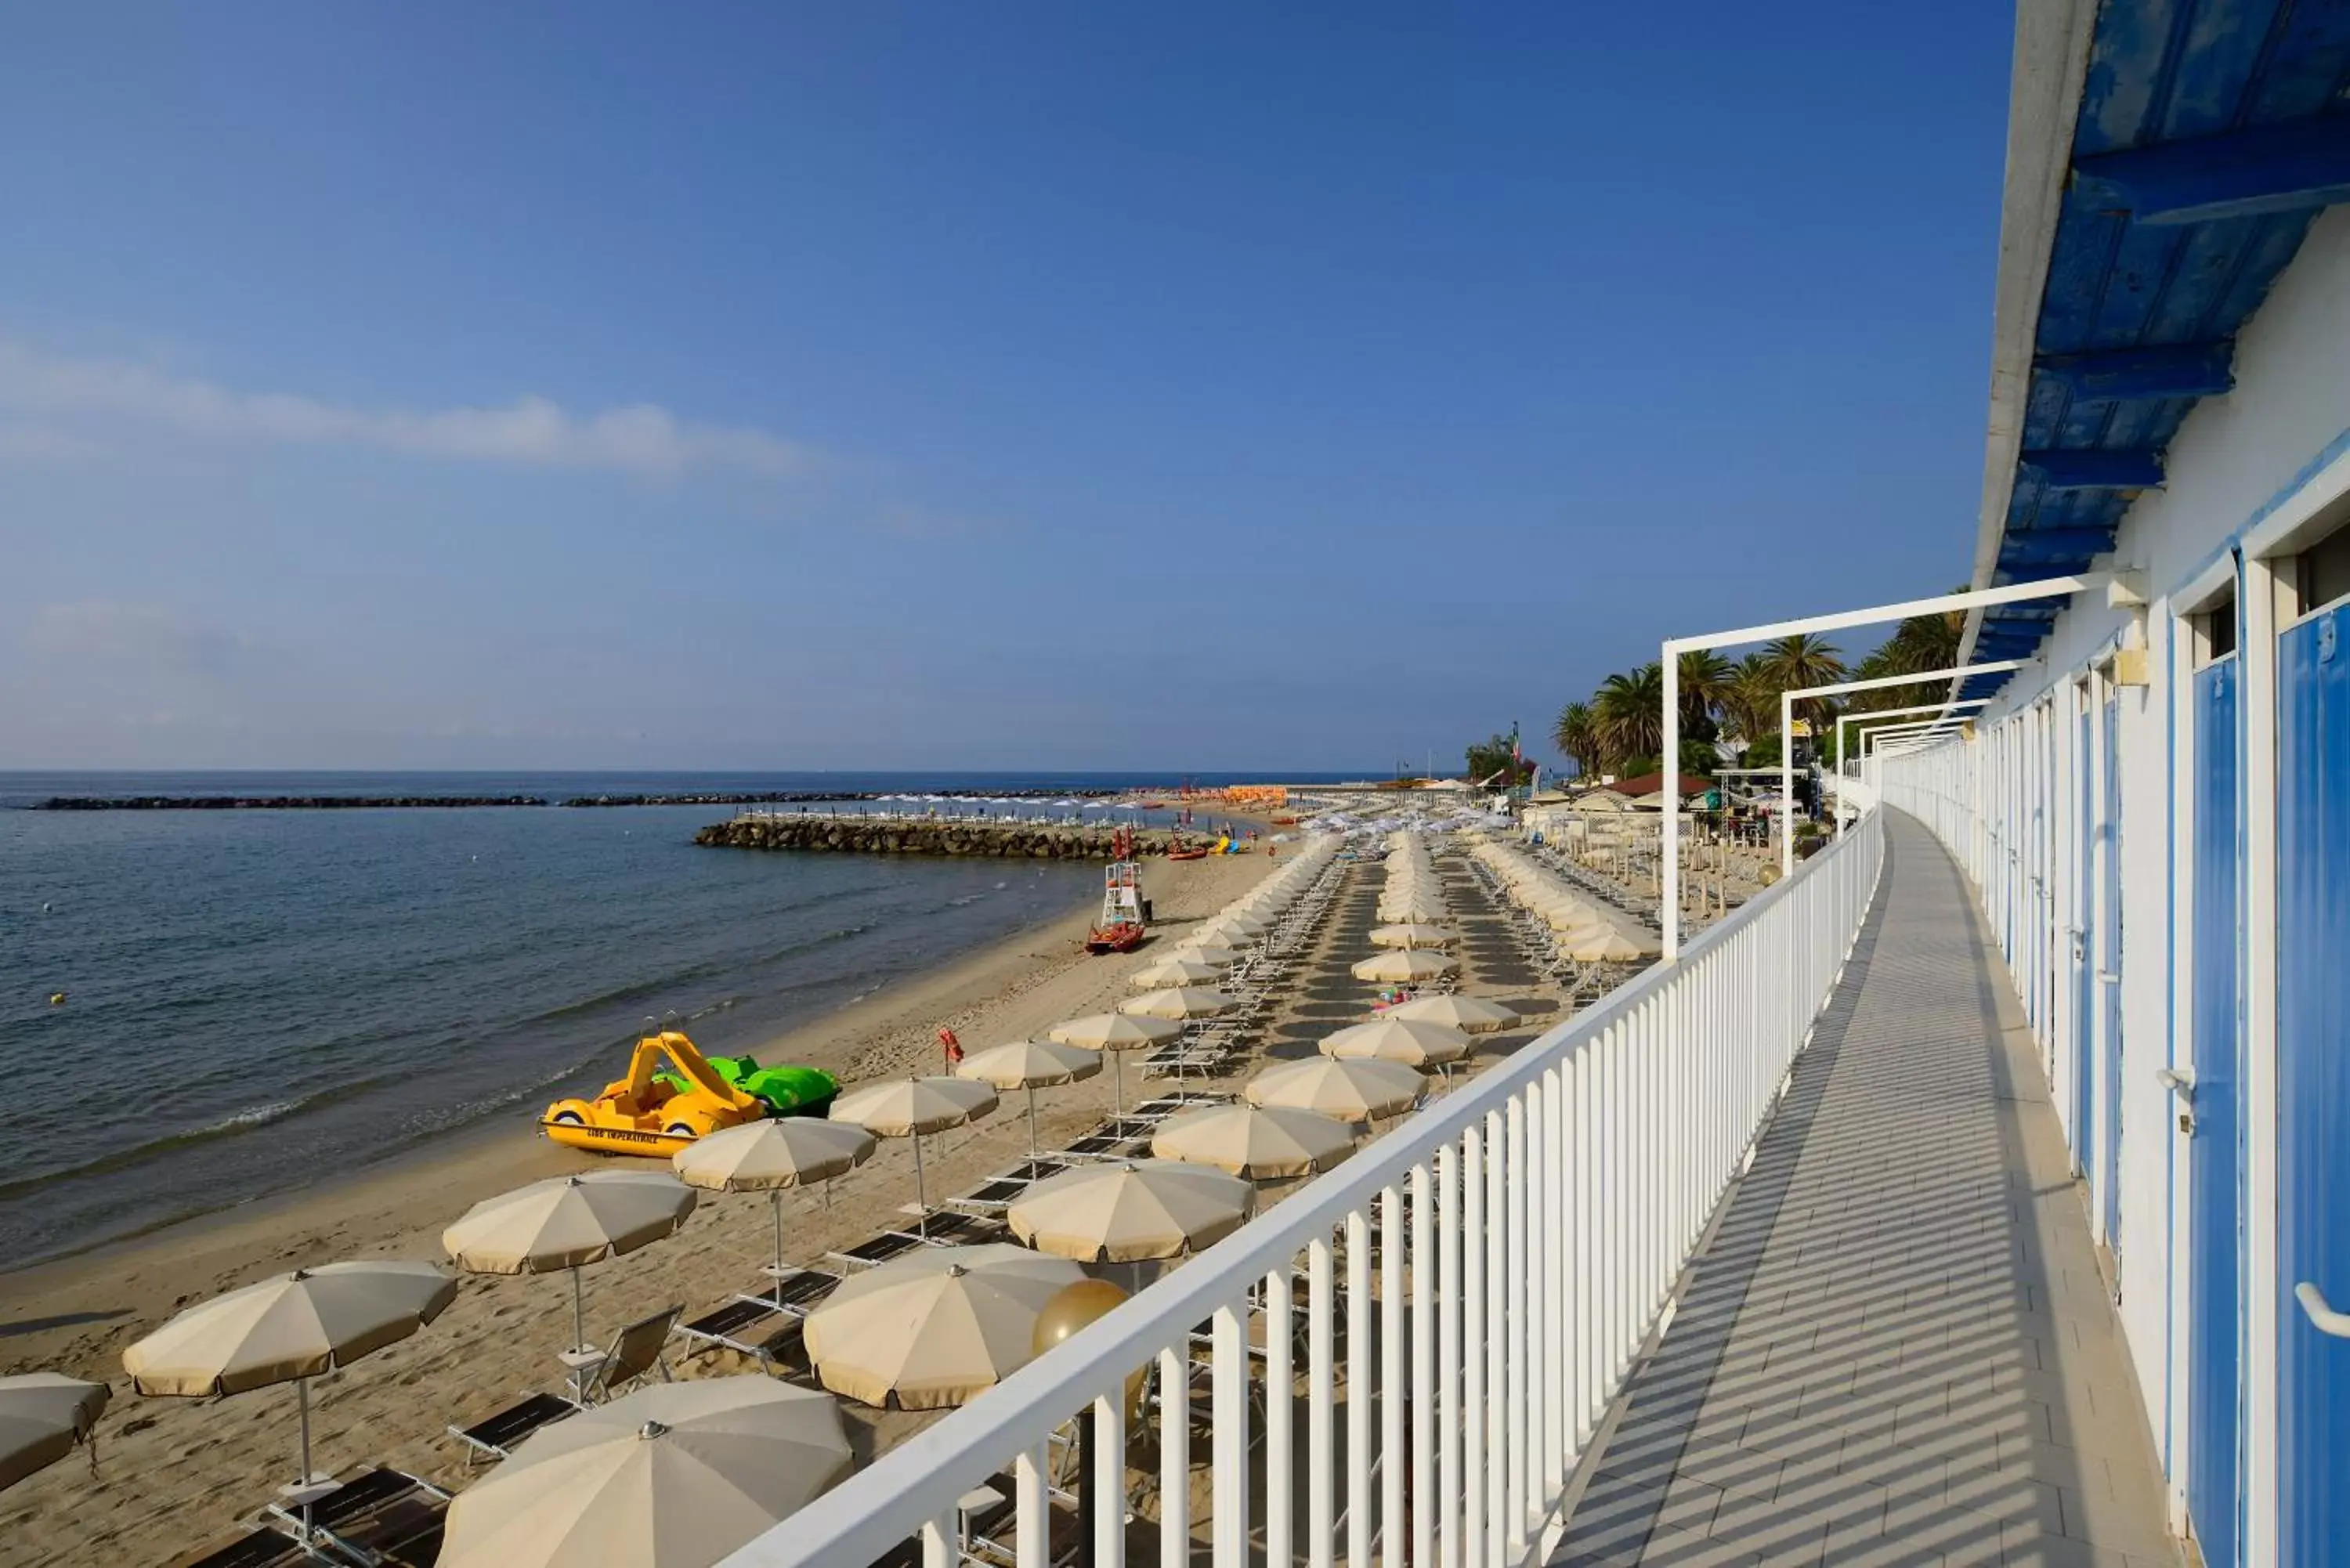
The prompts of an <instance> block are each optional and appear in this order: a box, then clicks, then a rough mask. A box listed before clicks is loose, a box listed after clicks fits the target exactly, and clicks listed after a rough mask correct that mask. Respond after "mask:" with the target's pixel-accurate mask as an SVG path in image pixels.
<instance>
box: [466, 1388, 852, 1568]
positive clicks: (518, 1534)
mask: <svg viewBox="0 0 2350 1568" xmlns="http://www.w3.org/2000/svg"><path fill="white" fill-rule="evenodd" d="M854 1468H856V1459H855V1457H854V1455H853V1454H852V1452H851V1450H850V1449H849V1445H848V1434H847V1430H846V1429H845V1428H843V1426H842V1424H841V1419H840V1406H839V1403H838V1402H837V1400H835V1399H834V1398H833V1397H832V1396H831V1395H829V1394H821V1393H818V1392H817V1391H816V1390H815V1389H813V1388H801V1387H796V1386H794V1385H792V1384H789V1383H785V1382H783V1381H781V1380H780V1379H777V1378H774V1377H766V1376H760V1375H758V1374H756V1373H752V1374H748V1375H745V1376H739V1377H702V1378H696V1379H694V1380H693V1381H691V1382H687V1383H660V1384H655V1385H653V1386H651V1387H649V1388H640V1389H639V1390H638V1391H637V1392H635V1393H633V1394H626V1395H623V1396H621V1397H619V1398H618V1399H615V1400H613V1401H612V1402H611V1403H610V1404H608V1405H599V1406H597V1407H594V1408H593V1409H587V1410H582V1411H580V1412H579V1413H578V1414H577V1415H576V1416H571V1417H566V1418H565V1419H563V1420H560V1421H557V1422H555V1423H554V1424H552V1425H550V1426H546V1427H542V1428H539V1429H538V1430H537V1431H536V1432H534V1433H533V1434H531V1436H530V1437H528V1438H525V1439H524V1440H523V1442H522V1443H521V1444H520V1445H519V1446H517V1447H516V1448H515V1451H514V1452H513V1454H512V1455H510V1456H509V1457H508V1458H506V1459H502V1460H500V1461H499V1462H498V1466H497V1468H496V1469H494V1470H492V1471H491V1472H490V1473H489V1474H488V1475H486V1476H484V1477H483V1478H482V1479H481V1480H478V1481H475V1482H474V1483H473V1485H471V1486H469V1487H467V1488H466V1489H465V1490H463V1491H462V1492H460V1493H459V1494H458V1495H457V1500H456V1501H454V1502H453V1503H452V1504H451V1505H450V1507H449V1523H448V1532H447V1534H446V1535H445V1537H444V1538H443V1540H442V1546H441V1554H440V1557H439V1558H438V1559H437V1563H438V1568H553V1565H555V1564H560V1565H561V1568H708V1565H709V1564H711V1563H717V1562H719V1561H720V1560H721V1559H723V1558H724V1557H726V1556H727V1555H729V1554H730V1553H732V1552H734V1551H735V1550H736V1549H737V1548H739V1547H741V1546H743V1544H744V1543H745V1542H749V1541H750V1540H751V1539H752V1538H753V1537H754V1536H756V1535H758V1534H759V1533H760V1532H763V1531H765V1530H767V1529H770V1528H772V1527H773V1526H774V1525H775V1524H777V1523H779V1522H781V1521H783V1520H785V1519H786V1518H788V1517H789V1516H790V1515H791V1514H793V1513H794V1512H795V1511H798V1510H799V1509H800V1508H802V1507H804V1506H805V1505H806V1504H807V1503H808V1502H810V1501H813V1500H814V1499H815V1498H816V1497H817V1496H819V1495H821V1494H822V1493H823V1492H824V1491H825V1490H827V1488H829V1487H831V1486H832V1485H833V1484H834V1483H835V1482H837V1481H838V1480H840V1479H841V1478H842V1477H843V1476H845V1475H847V1473H848V1472H849V1471H850V1470H851V1469H854Z"/></svg>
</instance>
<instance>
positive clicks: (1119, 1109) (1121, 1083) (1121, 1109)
mask: <svg viewBox="0 0 2350 1568" xmlns="http://www.w3.org/2000/svg"><path fill="white" fill-rule="evenodd" d="M1109 1066H1110V1072H1111V1073H1112V1074H1113V1075H1115V1077H1116V1079H1117V1085H1118V1086H1117V1087H1116V1088H1114V1089H1112V1090H1111V1091H1110V1114H1111V1115H1112V1116H1119V1117H1123V1116H1125V1115H1126V1053H1125V1052H1123V1051H1113V1052H1111V1053H1110V1054H1109Z"/></svg>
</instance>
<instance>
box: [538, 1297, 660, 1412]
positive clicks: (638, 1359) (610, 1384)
mask: <svg viewBox="0 0 2350 1568" xmlns="http://www.w3.org/2000/svg"><path fill="white" fill-rule="evenodd" d="M684 1314H685V1308H684V1307H682V1306H673V1307H670V1308H668V1309H667V1310H666V1311H662V1312H657V1313H655V1314H652V1315H651V1316H650V1317H642V1318H639V1319H638V1320H637V1321H636V1322H634V1323H632V1324H629V1325H628V1327H626V1328H624V1329H622V1330H620V1331H619V1333H618V1334H614V1335H613V1336H612V1343H611V1345H610V1346H609V1347H608V1348H606V1349H603V1350H594V1349H589V1350H574V1351H566V1352H565V1353H564V1355H563V1364H564V1365H565V1366H568V1367H570V1368H571V1370H572V1375H573V1376H575V1377H577V1379H578V1380H579V1403H580V1404H582V1405H600V1404H602V1403H603V1402H604V1401H605V1400H607V1399H609V1398H610V1397H612V1396H613V1395H614V1394H615V1393H616V1392H618V1391H619V1390H620V1389H622V1388H625V1387H627V1386H629V1384H631V1383H634V1382H635V1381H636V1380H637V1379H638V1378H639V1377H645V1376H650V1375H651V1373H652V1372H653V1371H654V1370H656V1369H658V1370H659V1371H660V1375H661V1381H662V1382H664V1383H668V1382H671V1381H673V1379H671V1376H670V1372H669V1363H668V1362H667V1361H665V1360H663V1359H662V1357H661V1347H662V1346H663V1345H667V1344H668V1343H669V1334H670V1330H671V1329H673V1328H675V1327H676V1326H677V1320H678V1319H679V1318H680V1317H682V1316H683V1315H684Z"/></svg>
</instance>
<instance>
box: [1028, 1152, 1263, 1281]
mask: <svg viewBox="0 0 2350 1568" xmlns="http://www.w3.org/2000/svg"><path fill="white" fill-rule="evenodd" d="M1255 1207H1256V1189H1254V1188H1253V1187H1251V1186H1250V1185H1249V1184H1248V1183H1247V1182H1245V1181H1243V1180H1241V1179H1239V1178H1238V1177H1236V1176H1227V1175H1225V1174H1224V1173H1223V1172H1222V1171H1221V1170H1212V1169H1210V1168H1207V1167H1205V1166H1199V1165H1184V1164H1181V1163H1180V1162H1178V1161H1175V1160H1166V1159H1147V1160H1114V1161H1109V1162H1107V1163H1104V1164H1101V1165H1088V1166H1084V1167H1081V1168H1078V1169H1076V1170H1072V1171H1069V1172H1067V1173H1066V1174H1065V1175H1061V1176H1055V1177H1049V1178H1047V1179H1045V1180H1043V1181H1040V1182H1038V1183H1037V1184H1036V1185H1035V1186H1034V1187H1032V1188H1030V1189H1028V1192H1027V1195H1026V1196H1025V1197H1023V1198H1021V1199H1018V1200H1016V1201H1015V1202H1014V1203H1013V1204H1012V1206H1011V1207H1010V1208H1008V1209H1006V1210H1004V1218H1005V1219H1006V1220H1009V1221H1010V1222H1011V1225H1012V1233H1013V1234H1014V1235H1015V1236H1017V1237H1019V1238H1020V1239H1021V1240H1022V1241H1025V1242H1027V1243H1028V1244H1029V1245H1030V1246H1032V1247H1034V1248H1035V1249H1037V1250H1038V1251H1044V1252H1053V1253H1057V1254H1058V1255H1059V1256H1061V1257H1064V1258H1075V1259H1076V1260H1077V1261H1078V1262H1088V1263H1133V1262H1144V1261H1147V1260H1149V1259H1152V1258H1175V1257H1180V1256H1181V1255H1182V1254H1184V1253H1185V1252H1188V1251H1194V1250H1196V1249H1198V1248H1201V1247H1206V1246H1211V1245H1212V1244H1213V1243H1215V1242H1217V1241H1222V1240H1223V1239H1224V1238H1225V1237H1226V1236H1229V1235H1231V1234H1232V1232H1233V1231H1237V1230H1239V1229H1240V1227H1241V1223H1242V1221H1243V1220H1246V1219H1247V1218H1248V1217H1249V1214H1250V1212H1251V1211H1252V1210H1254V1208H1255Z"/></svg>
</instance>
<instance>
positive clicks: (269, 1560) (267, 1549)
mask: <svg viewBox="0 0 2350 1568" xmlns="http://www.w3.org/2000/svg"><path fill="white" fill-rule="evenodd" d="M315 1561H317V1559H316V1557H315V1555H314V1554H313V1553H312V1552H311V1551H310V1549H309V1548H308V1547H307V1546H305V1545H303V1544H302V1543H301V1542H298V1541H296V1540H295V1539H294V1538H293V1537H292V1536H290V1535H288V1534H286V1532H284V1531H282V1530H273V1529H271V1528H269V1527H268V1526H266V1525H257V1526H255V1528H253V1529H251V1530H248V1531H246V1532H244V1534H242V1535H239V1536H237V1537H236V1538H235V1539H234V1540H231V1541H225V1542H222V1543H221V1544H220V1545H218V1546H213V1547H207V1548H205V1549H204V1550H203V1551H200V1552H191V1553H190V1554H188V1555H187V1556H185V1557H174V1558H172V1560H171V1562H170V1563H169V1564H167V1568H294V1565H295V1564H296V1563H312V1562H315Z"/></svg>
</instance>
